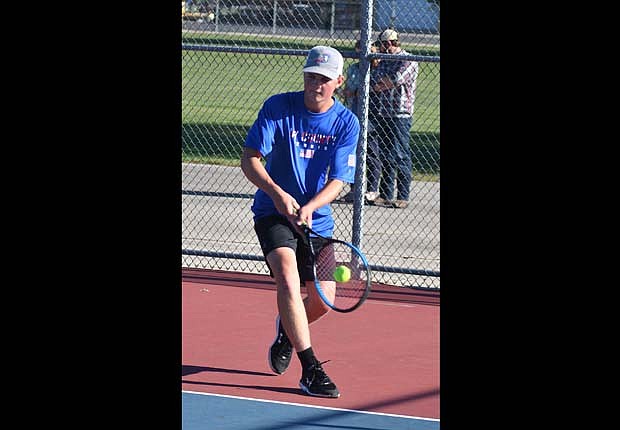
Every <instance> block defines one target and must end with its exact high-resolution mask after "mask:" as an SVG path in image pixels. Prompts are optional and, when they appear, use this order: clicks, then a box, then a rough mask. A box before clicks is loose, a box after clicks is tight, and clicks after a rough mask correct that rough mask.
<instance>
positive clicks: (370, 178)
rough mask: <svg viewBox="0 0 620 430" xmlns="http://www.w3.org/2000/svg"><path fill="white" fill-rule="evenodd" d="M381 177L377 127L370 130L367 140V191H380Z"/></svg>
mask: <svg viewBox="0 0 620 430" xmlns="http://www.w3.org/2000/svg"><path fill="white" fill-rule="evenodd" d="M380 179H381V153H380V148H379V141H378V136H377V129H376V128H375V129H374V130H372V131H369V132H368V140H367V141H366V191H367V192H370V191H374V192H377V191H379V180H380Z"/></svg>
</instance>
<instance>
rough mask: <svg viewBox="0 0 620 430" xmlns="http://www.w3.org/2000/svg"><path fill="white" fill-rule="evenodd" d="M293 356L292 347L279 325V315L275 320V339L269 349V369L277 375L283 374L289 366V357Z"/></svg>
mask: <svg viewBox="0 0 620 430" xmlns="http://www.w3.org/2000/svg"><path fill="white" fill-rule="evenodd" d="M292 356H293V345H291V341H290V340H288V337H287V336H286V332H285V331H284V328H282V325H280V315H278V317H277V318H276V338H275V339H274V341H273V344H272V345H271V347H270V348H269V357H268V360H267V361H269V367H271V370H273V371H274V372H275V373H277V374H278V375H281V374H283V373H284V372H285V371H286V369H288V365H289V364H291V357H292Z"/></svg>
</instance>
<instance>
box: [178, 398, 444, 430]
mask: <svg viewBox="0 0 620 430" xmlns="http://www.w3.org/2000/svg"><path fill="white" fill-rule="evenodd" d="M182 424H183V427H182V428H183V430H204V429H213V430H284V429H286V430H310V429H321V430H338V429H342V430H405V429H407V430H438V429H439V424H440V423H439V419H430V418H418V417H409V416H404V415H392V414H382V413H376V412H365V411H355V410H348V409H338V408H328V407H320V406H308V405H302V404H296V403H283V402H276V401H272V400H259V399H250V398H245V397H235V396H227V395H221V394H209V393H200V392H193V391H183V392H182Z"/></svg>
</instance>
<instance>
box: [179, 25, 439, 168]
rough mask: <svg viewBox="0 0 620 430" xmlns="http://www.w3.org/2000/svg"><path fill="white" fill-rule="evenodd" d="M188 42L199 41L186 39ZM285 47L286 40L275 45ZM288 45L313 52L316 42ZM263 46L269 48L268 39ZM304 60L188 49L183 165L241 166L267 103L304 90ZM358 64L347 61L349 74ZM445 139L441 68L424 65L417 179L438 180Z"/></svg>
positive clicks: (415, 135)
mask: <svg viewBox="0 0 620 430" xmlns="http://www.w3.org/2000/svg"><path fill="white" fill-rule="evenodd" d="M183 42H184V43H196V42H197V41H196V40H195V39H192V38H190V37H185V38H184V39H183ZM212 42H213V41H212V40H211V39H210V40H209V44H212ZM237 42H239V41H237ZM201 43H204V41H202V42H201ZM249 43H251V40H250V38H248V39H243V43H242V45H243V46H247V45H248V44H249ZM274 43H276V42H274ZM335 45H336V44H335ZM257 46H259V45H257ZM280 46H282V40H278V41H277V45H274V47H280ZM285 46H286V47H287V48H288V49H302V50H307V49H310V48H311V47H312V46H314V43H309V44H302V43H299V42H297V43H296V44H295V45H294V46H293V45H291V44H288V43H287V44H286V45H285ZM260 47H267V46H266V45H265V43H264V41H261V43H260ZM339 48H340V49H341V50H352V46H341V47H339ZM404 48H405V49H406V50H407V51H408V52H410V53H416V51H415V50H414V49H412V48H410V47H407V46H405V47H404ZM426 52H427V51H425V53H426ZM303 61H304V57H302V56H289V55H265V54H244V53H224V52H208V51H186V50H184V51H182V124H183V127H182V145H183V155H182V158H183V161H184V162H192V163H212V164H226V165H238V164H239V156H240V155H241V150H242V147H243V143H244V141H245V136H246V134H247V132H248V129H249V128H250V126H251V125H252V123H253V122H254V120H255V119H256V114H257V113H258V110H259V109H260V106H261V105H262V103H263V102H264V101H265V99H267V98H268V97H269V96H271V95H273V94H276V93H279V92H285V91H300V90H302V89H303V82H302V79H303V76H302V72H301V68H302V65H303ZM355 61H356V60H354V59H349V58H345V70H346V67H348V65H349V64H351V63H353V62H355ZM439 136H440V133H439V64H438V63H420V75H419V77H418V88H417V94H416V104H415V112H414V121H413V127H412V130H411V142H412V149H413V151H414V170H415V175H414V176H415V178H417V179H420V178H424V179H425V180H436V179H438V176H439Z"/></svg>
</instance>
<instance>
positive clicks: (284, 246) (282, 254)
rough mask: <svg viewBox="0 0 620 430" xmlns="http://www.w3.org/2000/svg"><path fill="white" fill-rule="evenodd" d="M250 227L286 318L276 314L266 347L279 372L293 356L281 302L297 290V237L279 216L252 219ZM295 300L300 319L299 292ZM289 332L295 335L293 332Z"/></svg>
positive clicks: (287, 319)
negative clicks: (252, 224)
mask: <svg viewBox="0 0 620 430" xmlns="http://www.w3.org/2000/svg"><path fill="white" fill-rule="evenodd" d="M254 229H255V231H256V234H257V236H258V239H259V242H260V245H261V249H262V251H263V254H264V255H265V261H266V262H267V266H268V267H269V272H270V275H271V276H272V277H273V278H274V280H275V282H276V286H277V293H276V295H277V301H278V308H279V309H280V303H283V305H282V306H283V312H282V314H283V315H285V316H284V319H286V321H282V318H281V316H280V314H278V315H277V316H276V321H275V329H276V336H275V339H274V340H273V343H272V344H271V346H270V347H269V353H268V355H267V360H268V363H269V367H270V368H271V370H273V372H274V373H277V374H279V375H281V374H283V373H284V372H285V371H286V369H287V368H288V367H289V365H290V362H291V358H292V355H293V343H292V342H291V341H290V339H289V337H288V335H287V329H286V328H285V327H286V326H288V325H289V324H290V322H289V321H290V320H291V317H290V315H289V311H286V310H285V309H284V308H285V306H286V305H284V303H286V302H288V300H287V299H286V296H287V295H289V294H290V293H291V291H294V290H296V289H297V290H301V288H300V287H299V286H300V280H299V273H298V271H297V263H296V255H295V252H296V249H297V238H296V237H295V236H294V235H293V233H292V231H291V226H290V224H288V222H287V221H286V220H285V219H284V218H283V217H279V216H268V217H264V218H260V219H258V220H256V222H255V225H254ZM290 285H293V287H290V288H289V286H290ZM295 285H297V287H296V288H295V287H294V286H295ZM297 300H298V302H299V303H300V304H298V305H297V306H298V307H300V308H301V312H300V314H301V315H302V316H301V318H305V309H304V308H303V301H302V299H301V292H299V293H298V298H297ZM293 319H295V318H293ZM297 324H299V323H297ZM302 326H303V323H302ZM288 330H290V329H288ZM293 335H294V336H296V335H295V334H293ZM297 336H298V335H297ZM302 336H303V335H302ZM306 343H308V344H309V340H308V339H307V337H306V340H305V341H304V342H303V344H302V345H300V347H304V346H305V345H306Z"/></svg>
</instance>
